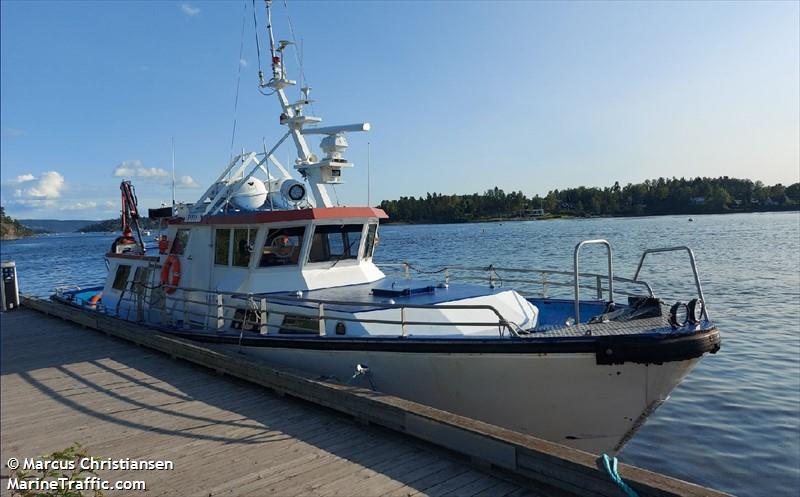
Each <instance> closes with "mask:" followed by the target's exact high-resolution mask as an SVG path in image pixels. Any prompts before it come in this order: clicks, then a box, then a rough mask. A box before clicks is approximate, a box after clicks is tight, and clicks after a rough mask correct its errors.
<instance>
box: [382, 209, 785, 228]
mask: <svg viewBox="0 0 800 497" xmlns="http://www.w3.org/2000/svg"><path fill="white" fill-rule="evenodd" d="M776 212H800V206H791V207H789V208H780V209H764V210H757V211H725V212H703V213H682V212H678V213H670V214H628V215H616V216H575V215H552V216H550V215H545V216H539V217H487V218H481V219H466V220H459V221H392V220H391V218H389V219H386V220H384V221H383V222H381V225H391V226H406V225H408V226H414V225H421V224H480V223H505V222H509V223H511V222H520V221H554V220H559V219H561V220H576V219H630V218H643V217H665V216H686V217H687V218H692V217H696V216H717V215H729V214H768V213H776Z"/></svg>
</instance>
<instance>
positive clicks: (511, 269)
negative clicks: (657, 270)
mask: <svg viewBox="0 0 800 497" xmlns="http://www.w3.org/2000/svg"><path fill="white" fill-rule="evenodd" d="M376 264H377V266H378V267H380V268H395V267H397V268H403V270H404V271H403V272H404V274H406V277H407V278H408V277H410V271H411V270H414V271H417V272H419V273H420V274H429V275H433V274H441V273H445V274H446V275H447V276H449V274H448V273H446V271H453V270H460V271H475V272H487V271H492V272H495V273H501V272H504V273H528V274H539V275H542V277H544V276H545V275H561V276H574V274H575V272H574V271H559V270H555V269H542V268H514V267H498V266H494V265H492V266H481V267H478V266H445V267H442V268H439V269H436V270H431V271H422V270H419V269H417V268H415V267H414V266H412V265H411V264H410V263H408V262H381V263H376ZM578 276H580V277H581V278H594V279H595V280H597V279H598V278H600V279H601V280H602V279H608V275H606V274H598V273H583V272H582V273H579V275H578ZM462 279H468V280H472V281H480V280H481V279H480V278H478V277H477V276H462ZM503 281H511V282H515V283H532V284H544V285H553V286H566V287H570V288H574V286H575V284H574V281H573V282H570V283H561V282H558V281H551V280H531V279H510V278H505V277H504V278H503ZM613 281H615V282H618V283H627V284H633V285H638V286H642V287H644V290H646V291H647V294H648V296H650V297H654V296H655V293H654V292H653V288H652V287H651V286H650V284H649V283H647V282H646V281H642V280H633V279H631V278H625V277H622V276H616V275H614V276H613ZM581 287H582V288H586V289H595V290H597V289H598V288H600V290H602V291H606V290H607V289H606V288H603V287H598V285H596V284H595V285H592V286H590V285H581ZM614 293H623V294H625V295H640V294H634V293H630V292H621V291H620V290H618V289H616V288H615V289H614ZM544 296H545V297H546V296H547V295H546V294H545V295H544Z"/></svg>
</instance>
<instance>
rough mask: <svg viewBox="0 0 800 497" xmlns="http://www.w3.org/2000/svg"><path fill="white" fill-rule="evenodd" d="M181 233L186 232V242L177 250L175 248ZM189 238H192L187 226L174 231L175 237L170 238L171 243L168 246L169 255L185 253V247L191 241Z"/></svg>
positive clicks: (187, 246)
mask: <svg viewBox="0 0 800 497" xmlns="http://www.w3.org/2000/svg"><path fill="white" fill-rule="evenodd" d="M182 233H185V234H186V240H185V241H186V243H185V244H183V247H181V250H180V251H178V250H177V249H178V240H179V239H180V236H181V234H182ZM191 239H192V230H191V229H189V228H178V229H177V230H176V231H175V238H173V239H172V244H171V245H170V248H169V253H170V255H172V254H174V255H184V254H185V253H186V249H187V248H189V242H190V241H191Z"/></svg>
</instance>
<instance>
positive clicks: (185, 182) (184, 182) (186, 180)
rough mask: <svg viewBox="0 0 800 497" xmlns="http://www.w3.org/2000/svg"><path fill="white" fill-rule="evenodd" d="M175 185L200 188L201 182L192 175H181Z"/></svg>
mask: <svg viewBox="0 0 800 497" xmlns="http://www.w3.org/2000/svg"><path fill="white" fill-rule="evenodd" d="M175 186H177V187H178V188H200V184H199V183H198V182H197V181H195V180H194V178H192V177H191V176H181V177H180V179H179V180H178V181H177V183H176V185H175Z"/></svg>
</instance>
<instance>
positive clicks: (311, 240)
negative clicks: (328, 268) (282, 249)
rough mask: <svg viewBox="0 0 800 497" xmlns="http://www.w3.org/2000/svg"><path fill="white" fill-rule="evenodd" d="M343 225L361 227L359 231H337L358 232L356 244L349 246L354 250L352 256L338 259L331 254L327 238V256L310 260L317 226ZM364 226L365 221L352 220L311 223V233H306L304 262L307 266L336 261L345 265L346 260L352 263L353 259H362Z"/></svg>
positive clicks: (358, 260)
mask: <svg viewBox="0 0 800 497" xmlns="http://www.w3.org/2000/svg"><path fill="white" fill-rule="evenodd" d="M343 221H344V220H343ZM345 226H360V227H361V229H360V230H359V231H355V230H353V231H344V230H342V231H340V232H339V233H358V236H359V240H358V244H357V245H356V246H354V247H352V248H351V250H352V251H354V252H355V256H354V257H342V258H341V259H339V256H336V257H333V256H331V255H330V240H328V258H327V259H324V260H317V261H312V260H311V251H312V250H313V245H314V237H315V236H316V234H317V231H318V229H319V228H327V227H340V228H343V227H345ZM365 226H367V222H365V221H359V222H352V221H351V222H337V223H318V224H312V226H311V228H312V229H311V233H310V234H309V235H308V237H309V242H308V251H307V252H308V253H307V255H306V258H305V264H306V265H309V266H312V267H317V266H318V265H322V264H330V263H337V264H345V265H347V263H348V261H349V262H350V263H352V262H353V261H354V262H355V263H356V264H358V263H359V262H360V261H361V260H362V259H363V255H364V252H363V248H364V241H365ZM328 235H329V233H328ZM342 242H344V240H342Z"/></svg>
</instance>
